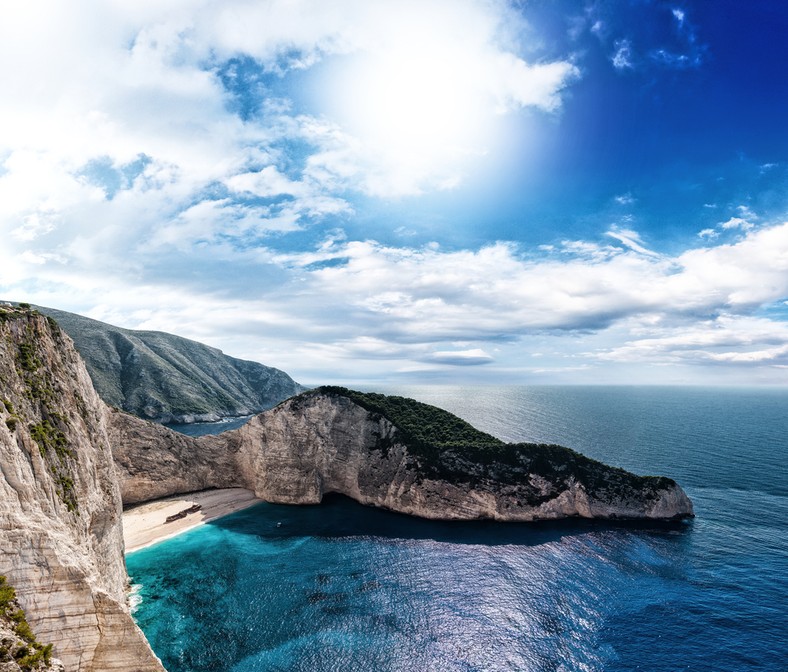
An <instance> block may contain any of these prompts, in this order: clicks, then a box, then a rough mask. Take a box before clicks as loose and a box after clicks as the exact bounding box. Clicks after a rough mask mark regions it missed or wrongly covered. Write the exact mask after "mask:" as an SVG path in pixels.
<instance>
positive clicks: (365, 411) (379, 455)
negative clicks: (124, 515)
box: [110, 389, 693, 521]
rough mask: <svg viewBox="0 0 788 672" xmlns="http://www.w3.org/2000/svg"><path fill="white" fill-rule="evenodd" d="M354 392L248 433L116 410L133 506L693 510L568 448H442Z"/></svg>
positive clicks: (467, 513)
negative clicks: (235, 498)
mask: <svg viewBox="0 0 788 672" xmlns="http://www.w3.org/2000/svg"><path fill="white" fill-rule="evenodd" d="M348 394H349V395H350V396H347V395H346V394H345V393H343V392H341V391H339V392H338V391H336V390H330V389H318V390H315V391H311V392H307V393H305V394H302V395H300V396H298V397H294V398H293V399H290V400H288V401H286V402H284V403H282V404H280V405H279V406H277V407H276V408H274V409H272V410H270V411H267V412H265V413H262V414H260V415H258V416H256V417H255V418H253V419H252V420H250V421H249V422H248V423H247V424H246V425H244V426H243V427H241V428H240V429H237V430H235V431H231V432H226V433H224V434H219V435H217V436H206V437H201V438H199V439H192V438H189V437H185V436H171V435H170V433H169V432H168V430H166V429H164V428H161V427H156V426H153V425H150V424H149V425H147V426H142V425H140V424H139V421H138V420H136V419H134V418H129V417H128V416H124V415H123V414H115V415H113V416H112V418H111V419H110V424H111V425H112V427H113V429H112V432H113V434H114V436H115V437H116V439H115V440H114V441H113V446H115V453H116V463H117V467H118V473H119V478H120V484H121V491H122V493H123V499H124V502H127V503H137V502H142V501H146V500H147V499H152V498H155V497H162V496H166V495H171V494H178V493H184V492H190V491H194V490H199V489H204V488H212V487H217V488H218V487H231V486H241V487H245V488H248V489H250V490H253V491H254V493H255V494H256V496H257V497H260V498H261V499H264V500H267V501H269V502H276V503H284V504H316V503H319V502H320V501H321V500H322V498H323V495H325V494H326V493H340V494H343V495H347V496H348V497H351V498H353V499H355V500H356V501H358V502H360V503H362V504H367V505H370V506H377V507H382V508H386V509H391V510H393V511H399V512H401V513H407V514H410V515H414V516H420V517H423V518H433V519H444V520H450V519H455V520H471V519H493V520H501V521H533V520H549V519H557V518H567V517H573V516H578V517H583V518H602V519H645V520H670V519H681V518H686V517H690V516H692V514H693V510H692V503H691V501H690V500H689V498H688V497H687V496H686V494H685V493H684V492H683V490H682V489H681V488H680V487H679V486H678V485H677V484H676V483H675V481H672V480H671V479H668V478H656V477H640V476H635V475H634V474H630V473H628V472H626V471H624V470H622V469H617V468H613V467H608V466H606V465H603V464H601V463H599V462H596V461H594V460H591V459H589V458H586V457H584V456H582V455H579V454H577V453H575V452H574V451H571V450H569V449H567V448H562V447H560V446H542V445H532V444H519V445H518V444H503V443H502V442H500V441H498V440H497V439H495V438H494V437H491V436H489V435H486V434H483V433H481V432H477V431H476V430H474V429H473V428H469V427H464V428H463V431H465V432H471V434H470V435H469V436H470V437H471V439H472V440H473V441H475V442H476V443H475V444H474V445H476V446H478V445H481V446H483V448H481V449H479V448H473V447H471V448H469V449H468V450H463V449H462V448H457V447H456V446H451V445H449V446H448V447H446V448H445V449H440V448H439V449H437V450H433V447H432V446H429V445H427V444H424V443H423V442H422V443H421V444H420V443H419V442H418V441H417V440H415V439H414V438H413V437H412V436H410V435H409V434H408V432H407V431H404V430H403V429H402V428H401V427H399V426H397V425H396V424H394V423H393V422H392V420H391V418H389V417H387V416H386V415H385V414H384V413H382V412H379V411H378V410H374V409H373V410H371V409H370V408H368V407H365V404H364V399H365V398H370V396H369V395H360V394H358V393H348ZM372 396H374V397H379V398H382V399H384V400H385V398H383V397H382V396H381V395H372ZM354 397H355V399H354ZM359 400H360V401H359ZM402 401H404V402H407V404H409V405H410V406H409V408H412V409H415V412H416V413H417V415H418V417H419V418H423V419H424V422H425V423H426V422H429V420H428V418H430V417H433V418H437V419H436V422H438V423H440V424H441V426H444V425H447V424H449V423H451V422H457V421H459V420H458V419H457V418H455V417H454V416H451V415H450V414H448V413H446V412H445V411H441V410H440V409H435V408H433V407H428V406H426V405H424V404H418V402H414V401H412V400H402ZM366 405H367V406H368V404H366ZM447 416H448V417H447ZM459 422H462V421H459ZM464 424H465V423H463V425H464ZM480 442H481V443H480ZM157 465H158V466H157Z"/></svg>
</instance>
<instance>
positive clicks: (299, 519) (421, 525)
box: [208, 494, 692, 546]
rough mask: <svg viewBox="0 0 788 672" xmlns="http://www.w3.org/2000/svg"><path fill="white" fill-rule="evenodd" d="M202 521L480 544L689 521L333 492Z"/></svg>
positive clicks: (284, 535)
mask: <svg viewBox="0 0 788 672" xmlns="http://www.w3.org/2000/svg"><path fill="white" fill-rule="evenodd" d="M208 524H209V525H215V526H218V527H221V528H224V529H227V530H231V531H233V532H238V533H241V534H251V535H256V536H258V537H260V538H263V539H267V540H272V541H273V540H287V539H293V538H298V537H321V538H332V537H333V538H348V537H383V538H387V539H413V540H422V539H429V540H433V541H438V542H446V543H452V544H483V545H486V546H498V545H519V546H538V545H541V544H545V543H549V542H554V541H558V540H560V539H562V538H564V537H567V536H576V535H584V534H589V533H592V532H603V531H611V530H621V531H622V532H623V531H629V532H635V533H641V534H657V535H661V534H680V535H684V534H688V533H689V532H690V531H691V529H692V523H691V521H689V522H687V521H679V522H661V521H653V522H651V521H649V522H644V521H623V520H622V521H600V520H588V519H583V518H568V519H564V520H557V521H539V522H533V523H511V522H496V521H491V520H483V521H436V520H426V519H424V518H416V517H414V516H408V515H405V514H402V513H396V512H393V511H386V510H383V509H376V508H373V507H369V506H363V505H361V504H359V503H357V502H355V501H354V500H352V499H350V498H349V497H345V496H344V495H338V494H328V495H326V496H324V498H323V502H322V503H321V504H314V505H289V504H269V503H262V504H258V505H256V506H253V507H251V508H248V509H244V510H243V511H239V512H237V513H234V514H232V515H229V516H225V517H223V518H219V519H217V520H214V521H212V522H210V523H208Z"/></svg>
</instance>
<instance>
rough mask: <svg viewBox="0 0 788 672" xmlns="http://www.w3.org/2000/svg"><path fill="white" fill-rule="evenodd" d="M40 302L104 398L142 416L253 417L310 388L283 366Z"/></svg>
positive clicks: (203, 419) (162, 419)
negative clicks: (261, 362)
mask: <svg viewBox="0 0 788 672" xmlns="http://www.w3.org/2000/svg"><path fill="white" fill-rule="evenodd" d="M34 307H35V308H36V310H38V311H40V312H41V313H43V314H44V315H48V316H49V317H52V318H53V319H55V320H56V321H57V323H58V324H59V325H60V327H61V328H62V329H63V330H64V331H65V332H66V333H67V334H68V335H69V336H70V337H71V338H72V340H73V341H74V345H75V346H76V348H77V350H78V351H79V353H80V355H81V356H82V359H83V360H84V361H85V365H86V366H87V368H88V372H89V373H90V377H91V380H92V381H93V385H94V387H95V388H96V391H97V392H98V393H99V396H100V397H101V398H102V399H103V400H104V401H105V402H106V403H107V404H109V405H110V406H116V407H118V408H120V409H121V410H123V411H126V412H127V413H131V414H132V415H136V416H138V417H141V418H146V419H149V420H154V421H156V422H162V423H176V422H206V421H215V420H219V419H221V418H222V417H232V416H243V415H253V414H254V413H259V412H261V411H264V410H267V409H269V408H272V407H273V406H275V405H276V404H277V403H279V402H280V401H283V400H284V399H287V398H288V397H291V396H293V395H295V394H298V393H300V392H303V391H304V390H306V389H307V388H305V387H304V386H303V385H300V384H299V383H297V382H295V381H294V380H293V379H292V378H291V377H290V376H289V375H287V374H286V373H285V372H284V371H281V370H280V369H277V368H274V367H271V366H266V365H264V364H260V363H258V362H253V361H249V360H243V359H238V358H236V357H232V356H230V355H226V354H225V353H223V352H222V351H221V350H219V349H218V348H213V347H211V346H209V345H205V344H204V343H200V342H199V341H194V340H192V339H188V338H184V337H182V336H176V335H174V334H169V333H167V332H163V331H148V330H135V329H124V328H122V327H116V326H114V325H111V324H108V323H106V322H101V321H99V320H94V319H92V318H89V317H84V316H83V315H78V314H77V313H70V312H67V311H63V310H58V309H55V308H47V307H44V306H34Z"/></svg>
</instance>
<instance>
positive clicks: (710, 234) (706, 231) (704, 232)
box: [698, 229, 720, 239]
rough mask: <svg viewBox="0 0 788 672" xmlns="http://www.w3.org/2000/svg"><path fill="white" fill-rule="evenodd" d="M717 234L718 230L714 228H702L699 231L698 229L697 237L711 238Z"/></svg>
mask: <svg viewBox="0 0 788 672" xmlns="http://www.w3.org/2000/svg"><path fill="white" fill-rule="evenodd" d="M719 235H720V234H719V232H718V231H716V230H715V229H702V230H701V231H698V237H699V238H709V239H712V238H717V237H718V236H719Z"/></svg>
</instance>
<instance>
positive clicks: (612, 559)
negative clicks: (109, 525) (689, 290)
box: [127, 386, 788, 672]
mask: <svg viewBox="0 0 788 672" xmlns="http://www.w3.org/2000/svg"><path fill="white" fill-rule="evenodd" d="M382 391H384V392H386V393H394V394H402V395H404V396H411V397H414V398H416V399H419V400H421V401H425V402H426V403H431V404H434V405H437V406H441V407H443V408H446V409H447V410H449V411H451V412H453V413H456V414H457V415H459V416H461V417H463V418H465V419H466V420H468V421H469V422H471V423H472V424H474V425H475V426H477V427H478V428H479V429H482V430H484V431H487V432H490V433H491V434H494V435H496V436H499V437H500V438H502V439H505V440H507V441H536V442H553V443H560V444H563V445H568V446H570V447H572V448H575V449H577V450H580V451H581V452H584V453H585V454H587V455H590V456H591V457H595V458H597V459H601V460H603V461H606V462H608V463H611V464H615V465H618V466H622V467H624V468H627V469H630V470H633V471H635V472H637V473H653V474H666V475H670V476H671V477H673V478H675V479H676V480H678V481H679V483H681V485H682V486H683V487H685V489H686V490H687V492H688V494H689V495H690V497H691V498H692V499H693V501H694V503H695V508H696V514H697V517H696V519H695V520H694V521H692V522H690V523H685V524H681V525H670V526H635V525H606V524H601V523H596V522H591V521H567V522H563V523H553V524H536V525H514V524H508V525H501V524H494V523H484V522H482V523H437V522H430V521H422V520H416V519H412V518H408V517H405V516H401V515H397V514H393V513H389V512H384V511H377V510H372V509H368V508H364V507H361V506H359V505H357V504H355V503H353V502H351V501H349V500H346V499H344V498H338V497H330V498H327V501H325V502H324V504H322V505H320V506H309V507H287V506H276V505H270V504H261V505H259V506H256V507H253V508H251V509H247V510H245V511H242V512H239V513H238V514H234V515H232V516H228V517H226V518H223V519H220V520H218V521H215V522H214V523H213V524H209V525H205V526H203V527H201V528H198V529H196V530H194V531H192V532H189V533H187V534H184V535H181V536H180V537H177V538H174V539H172V540H168V541H165V542H162V543H160V544H158V545H156V546H153V547H150V548H147V549H144V550H141V551H138V552H136V553H133V554H130V555H129V556H128V558H127V563H128V567H129V572H130V575H131V576H132V581H133V582H134V583H135V584H136V585H137V586H138V587H137V591H138V596H139V599H140V600H141V601H140V604H139V607H138V609H137V611H136V613H135V617H136V618H137V620H138V622H139V624H140V625H141V627H142V628H143V630H144V631H145V633H146V634H147V635H148V638H149V640H150V641H151V644H152V646H153V647H154V650H155V651H156V653H157V654H158V655H159V656H160V657H161V658H162V660H163V661H164V663H165V665H166V666H167V668H168V670H170V672H198V671H202V670H228V671H233V672H256V671H258V670H283V671H284V670H310V671H311V670H315V671H322V670H326V671H327V670H528V671H531V670H533V671H542V670H545V671H548V670H551V671H557V670H571V671H574V670H599V671H602V670H613V671H619V670H620V671H623V670H684V669H687V670H730V671H731V672H733V671H734V670H775V671H776V670H782V669H784V661H785V660H786V659H788V644H786V638H785V632H788V616H786V609H785V607H786V605H787V604H788V534H786V532H788V475H787V474H786V469H785V458H786V454H788V438H786V437H788V413H786V411H788V391H786V390H784V389H758V388H752V389H743V388H653V387H615V388H613V387H515V386H513V387H504V386H498V387H475V388H468V387H459V386H457V387H447V386H442V387H413V386H411V387H397V388H390V389H385V390H382Z"/></svg>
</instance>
